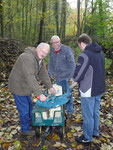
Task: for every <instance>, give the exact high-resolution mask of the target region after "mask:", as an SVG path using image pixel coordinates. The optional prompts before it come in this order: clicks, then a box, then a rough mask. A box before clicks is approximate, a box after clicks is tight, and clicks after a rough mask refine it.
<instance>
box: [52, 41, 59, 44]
mask: <svg viewBox="0 0 113 150" xmlns="http://www.w3.org/2000/svg"><path fill="white" fill-rule="evenodd" d="M59 42H60V41H57V42H52V44H58V43H59Z"/></svg>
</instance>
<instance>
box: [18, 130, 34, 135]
mask: <svg viewBox="0 0 113 150" xmlns="http://www.w3.org/2000/svg"><path fill="white" fill-rule="evenodd" d="M21 134H22V135H26V136H34V135H35V131H34V130H30V131H28V132H22V133H21Z"/></svg>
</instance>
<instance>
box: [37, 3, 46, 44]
mask: <svg viewBox="0 0 113 150" xmlns="http://www.w3.org/2000/svg"><path fill="white" fill-rule="evenodd" d="M42 2H43V3H42V17H41V19H40V31H39V39H38V43H40V42H42V35H43V26H44V18H45V11H46V0H43V1H42Z"/></svg>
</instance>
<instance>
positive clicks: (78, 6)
mask: <svg viewBox="0 0 113 150" xmlns="http://www.w3.org/2000/svg"><path fill="white" fill-rule="evenodd" d="M77 10H78V13H77V37H78V36H79V35H80V0H77Z"/></svg>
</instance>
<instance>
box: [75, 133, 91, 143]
mask: <svg viewBox="0 0 113 150" xmlns="http://www.w3.org/2000/svg"><path fill="white" fill-rule="evenodd" d="M75 140H76V141H77V142H79V143H83V144H87V145H88V144H90V143H91V141H89V140H87V139H85V138H84V135H82V136H80V137H75Z"/></svg>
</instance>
